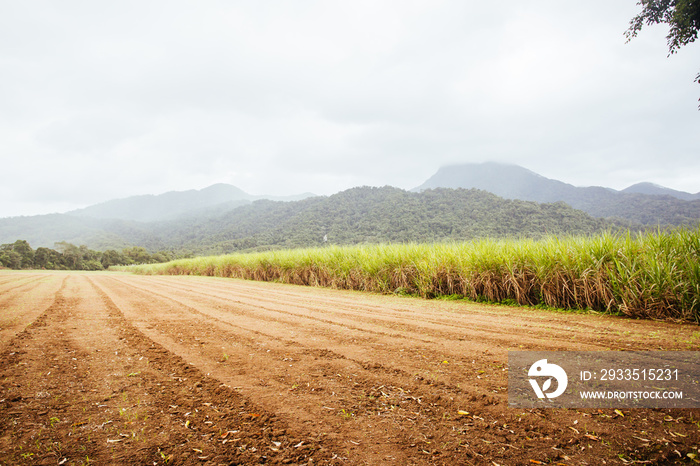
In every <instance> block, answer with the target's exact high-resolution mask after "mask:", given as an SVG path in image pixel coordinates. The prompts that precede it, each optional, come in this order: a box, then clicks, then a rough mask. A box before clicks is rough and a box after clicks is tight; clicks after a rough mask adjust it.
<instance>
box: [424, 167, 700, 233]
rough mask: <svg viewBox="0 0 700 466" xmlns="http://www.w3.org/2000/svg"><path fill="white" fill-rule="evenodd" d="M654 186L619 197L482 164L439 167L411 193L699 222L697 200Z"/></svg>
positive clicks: (648, 221) (659, 221)
mask: <svg viewBox="0 0 700 466" xmlns="http://www.w3.org/2000/svg"><path fill="white" fill-rule="evenodd" d="M654 186H655V185H651V184H650V183H641V184H638V185H634V186H631V187H630V188H628V190H625V191H623V192H620V191H616V190H614V189H610V188H603V187H599V186H592V187H576V186H573V185H571V184H568V183H564V182H561V181H558V180H553V179H550V178H545V177H543V176H541V175H538V174H537V173H535V172H532V171H530V170H528V169H526V168H523V167H520V166H518V165H508V164H500V163H494V162H488V163H482V164H463V165H452V166H447V167H442V168H440V169H439V170H438V171H437V173H435V174H434V175H433V176H431V177H430V178H429V179H428V180H427V181H426V182H425V183H423V184H422V185H420V186H418V187H417V188H414V189H413V190H412V191H417V192H420V191H423V190H425V189H433V188H438V187H443V188H453V189H454V188H464V189H471V188H476V189H483V190H485V191H488V192H490V193H493V194H496V195H498V196H501V197H504V198H507V199H519V200H526V201H535V202H558V201H561V202H565V203H567V204H569V205H570V206H572V207H574V208H576V209H581V210H583V211H584V212H587V213H588V214H590V215H593V216H594V217H617V218H621V219H625V220H629V221H632V222H637V223H641V224H644V225H688V224H697V223H698V222H699V221H700V196H698V195H693V194H689V193H683V192H681V191H674V190H671V189H668V188H663V187H660V186H656V187H654ZM696 196H697V198H696Z"/></svg>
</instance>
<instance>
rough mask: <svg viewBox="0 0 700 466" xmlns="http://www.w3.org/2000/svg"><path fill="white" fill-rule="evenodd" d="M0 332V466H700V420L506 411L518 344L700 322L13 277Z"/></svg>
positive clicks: (106, 279)
mask: <svg viewBox="0 0 700 466" xmlns="http://www.w3.org/2000/svg"><path fill="white" fill-rule="evenodd" d="M0 338H1V340H0V462H1V463H2V464H47V465H48V464H50V465H55V464H88V463H92V464H148V465H154V464H158V465H161V464H211V465H219V464H258V463H269V464H316V465H318V464H353V465H354V464H371V465H381V464H402V465H403V464H450V465H453V464H475V465H476V464H479V465H481V464H488V465H494V464H495V465H516V464H564V465H584V464H589V465H599V464H673V463H679V464H688V463H692V462H693V460H692V458H691V457H688V456H687V455H688V454H689V453H690V454H691V456H692V454H693V453H695V454H697V455H698V456H697V457H698V458H700V453H698V451H697V449H698V447H699V446H700V410H661V409H658V410H654V409H636V410H623V411H619V412H616V411H614V410H596V409H588V410H572V409H532V410H528V409H514V408H509V407H508V403H507V395H508V394H507V384H508V382H507V351H508V350H509V349H519V350H633V349H634V350H657V349H665V350H687V349H693V350H697V349H700V329H699V328H698V326H697V325H689V324H672V323H663V322H650V321H636V320H630V319H623V318H616V317H610V316H601V315H584V314H572V313H558V312H551V311H540V310H531V309H516V308H507V307H500V306H499V307H492V306H484V305H478V304H472V303H466V302H448V301H427V300H420V299H415V298H405V297H394V296H380V295H374V294H365V293H358V292H346V291H337V290H327V289H317V288H306V287H296V286H291V285H281V284H275V283H259V282H249V281H240V280H230V279H216V278H202V277H144V276H135V275H126V274H118V273H58V272H57V273H49V272H8V271H5V272H0ZM540 462H541V463H540Z"/></svg>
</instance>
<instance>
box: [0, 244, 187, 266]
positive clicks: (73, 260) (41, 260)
mask: <svg viewBox="0 0 700 466" xmlns="http://www.w3.org/2000/svg"><path fill="white" fill-rule="evenodd" d="M54 247H55V248H56V249H49V248H45V247H39V248H37V250H36V251H35V250H33V249H32V248H31V246H30V245H29V243H28V242H27V241H26V240H17V241H15V242H14V243H8V244H3V245H0V266H2V267H7V268H10V269H17V270H19V269H46V270H104V269H107V268H109V267H110V266H113V265H132V264H152V263H157V262H167V261H168V260H172V259H173V258H174V255H173V254H171V253H167V252H165V253H164V252H159V253H155V254H150V253H149V252H148V251H146V250H145V249H144V248H140V247H131V248H125V249H123V250H122V251H121V252H118V251H115V250H107V251H104V252H100V251H93V250H91V249H88V247H87V246H84V245H83V246H75V245H74V244H71V243H67V242H65V241H62V242H59V243H56V244H55V246H54Z"/></svg>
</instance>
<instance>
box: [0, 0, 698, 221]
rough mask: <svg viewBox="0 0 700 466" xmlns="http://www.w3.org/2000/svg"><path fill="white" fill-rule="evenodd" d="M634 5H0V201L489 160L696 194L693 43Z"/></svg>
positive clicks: (356, 181) (285, 187)
mask: <svg viewBox="0 0 700 466" xmlns="http://www.w3.org/2000/svg"><path fill="white" fill-rule="evenodd" d="M635 3H636V1H635V0H614V1H611V0H590V1H586V2H581V1H575V2H574V1H561V0H529V1H522V0H504V1H500V2H485V1H470V0H455V1H449V0H448V1H438V0H426V1H409V0H396V1H381V0H371V1H358V0H353V1H349V0H347V1H331V0H323V1H306V0H293V1H292V0H289V1H267V0H250V1H234V0H227V1H173V0H168V1H165V0H163V1H148V0H138V1H124V0H121V1H118V2H114V1H92V0H91V1H87V0H86V1H71V0H62V1H60V2H56V1H31V0H28V1H14V0H0V154H1V157H2V165H1V169H0V175H1V179H2V182H1V183H0V217H6V216H14V215H33V214H40V213H49V212H63V211H67V210H70V209H74V208H78V207H83V206H86V205H90V204H94V203H97V202H101V201H105V200H108V199H113V198H120V197H127V196H131V195H136V194H147V193H152V194H159V193H163V192H166V191H170V190H187V189H201V188H203V187H206V186H209V185H211V184H214V183H221V182H223V183H230V184H233V185H235V186H238V187H239V188H241V189H243V190H244V191H246V192H249V193H251V194H276V195H284V194H296V193H301V192H308V191H310V192H314V193H316V194H332V193H334V192H337V191H340V190H343V189H347V188H351V187H353V186H360V185H370V186H383V185H393V186H397V187H400V188H404V189H410V188H413V187H415V186H417V185H420V184H421V183H422V182H423V181H425V180H426V179H427V178H428V177H429V176H430V175H432V174H433V173H434V172H435V171H436V170H437V169H438V168H439V167H440V166H442V165H446V164H451V163H463V162H483V161H491V160H493V161H501V162H510V163H516V164H519V165H522V166H524V167H526V168H529V169H530V170H533V171H535V172H537V173H540V174H541V175H544V176H546V177H549V178H556V179H560V180H562V181H565V182H568V183H572V184H575V185H577V186H589V185H602V186H608V187H613V188H616V189H621V188H625V187H627V186H629V185H631V184H633V183H636V182H640V181H651V182H655V183H658V184H662V185H665V186H668V187H671V188H674V189H679V190H684V191H690V192H698V191H700V157H699V155H700V154H699V150H698V149H700V112H699V111H698V110H697V107H698V97H700V85H698V84H696V83H694V82H693V78H694V77H695V75H696V74H697V73H698V71H700V53H699V52H700V44H697V43H695V44H691V45H689V46H687V47H685V48H684V49H681V50H680V53H678V54H677V55H673V56H671V57H667V54H668V49H667V46H666V40H665V36H666V34H667V27H666V26H665V25H661V26H654V27H648V28H645V29H644V30H642V32H641V33H640V35H639V37H637V38H636V39H634V40H632V41H631V42H630V43H626V39H625V36H624V32H625V30H626V29H627V27H628V24H629V21H630V19H631V18H632V17H633V16H634V15H635V14H636V13H637V12H638V11H639V9H640V7H638V6H637V5H636V4H635Z"/></svg>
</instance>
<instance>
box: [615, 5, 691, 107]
mask: <svg viewBox="0 0 700 466" xmlns="http://www.w3.org/2000/svg"><path fill="white" fill-rule="evenodd" d="M637 5H641V6H642V12H641V13H639V14H638V15H637V16H635V17H634V18H632V20H631V21H630V27H629V29H628V30H627V32H626V33H625V35H626V36H627V41H628V42H629V41H630V40H632V38H633V37H636V36H637V33H638V32H639V31H641V30H642V27H644V25H647V26H650V25H652V24H660V23H666V24H668V26H669V28H670V29H669V32H668V35H667V36H666V43H667V44H668V54H669V56H670V55H672V54H674V53H676V52H678V49H680V48H681V47H683V46H684V45H688V44H690V43H691V42H694V41H695V39H697V38H698V29H700V0H640V1H639V2H638V3H637ZM695 80H696V81H697V82H698V83H700V73H698V75H697V76H695ZM699 100H700V99H699Z"/></svg>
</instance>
